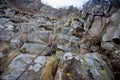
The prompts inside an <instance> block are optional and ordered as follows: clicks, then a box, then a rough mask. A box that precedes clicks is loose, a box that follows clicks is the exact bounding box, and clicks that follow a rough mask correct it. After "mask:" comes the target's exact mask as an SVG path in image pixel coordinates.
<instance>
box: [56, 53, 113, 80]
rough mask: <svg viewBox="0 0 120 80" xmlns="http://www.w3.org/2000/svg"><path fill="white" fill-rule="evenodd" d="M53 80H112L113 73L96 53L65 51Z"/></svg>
mask: <svg viewBox="0 0 120 80" xmlns="http://www.w3.org/2000/svg"><path fill="white" fill-rule="evenodd" d="M59 64H60V65H59V67H58V70H57V75H56V77H55V80H59V79H62V80H71V79H73V80H93V79H95V80H113V79H114V77H113V73H112V71H111V70H110V69H109V67H108V66H107V64H106V63H105V62H104V61H103V60H102V58H101V57H100V55H99V54H98V53H90V54H86V55H74V54H73V53H71V52H68V53H65V54H64V55H63V56H62V57H61V60H60V63H59ZM90 74H91V75H90Z"/></svg>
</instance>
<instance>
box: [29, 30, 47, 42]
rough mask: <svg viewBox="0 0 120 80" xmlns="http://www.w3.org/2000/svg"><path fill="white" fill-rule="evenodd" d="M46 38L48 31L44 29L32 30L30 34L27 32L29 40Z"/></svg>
mask: <svg viewBox="0 0 120 80" xmlns="http://www.w3.org/2000/svg"><path fill="white" fill-rule="evenodd" d="M48 38H49V32H45V31H32V32H31V33H30V34H28V41H29V42H42V41H43V42H45V40H48Z"/></svg>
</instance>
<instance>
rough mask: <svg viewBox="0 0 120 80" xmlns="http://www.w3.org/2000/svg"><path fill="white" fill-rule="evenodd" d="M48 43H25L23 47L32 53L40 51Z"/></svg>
mask: <svg viewBox="0 0 120 80" xmlns="http://www.w3.org/2000/svg"><path fill="white" fill-rule="evenodd" d="M46 46H47V45H44V44H38V43H25V44H24V45H23V46H22V47H21V48H25V50H26V51H27V52H30V53H32V54H34V53H40V52H41V51H42V50H43V49H44V48H45V47H46Z"/></svg>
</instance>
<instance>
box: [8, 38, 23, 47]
mask: <svg viewBox="0 0 120 80" xmlns="http://www.w3.org/2000/svg"><path fill="white" fill-rule="evenodd" d="M10 43H11V46H12V47H13V48H20V45H21V41H20V40H19V39H11V41H10Z"/></svg>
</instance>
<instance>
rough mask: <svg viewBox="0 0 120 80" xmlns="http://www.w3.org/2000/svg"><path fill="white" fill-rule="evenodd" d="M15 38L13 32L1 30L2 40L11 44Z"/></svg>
mask: <svg viewBox="0 0 120 80" xmlns="http://www.w3.org/2000/svg"><path fill="white" fill-rule="evenodd" d="M13 36H14V32H13V30H9V29H6V28H3V29H1V28H0V40H2V41H8V42H9V41H10V40H11V38H12V37H13Z"/></svg>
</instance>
